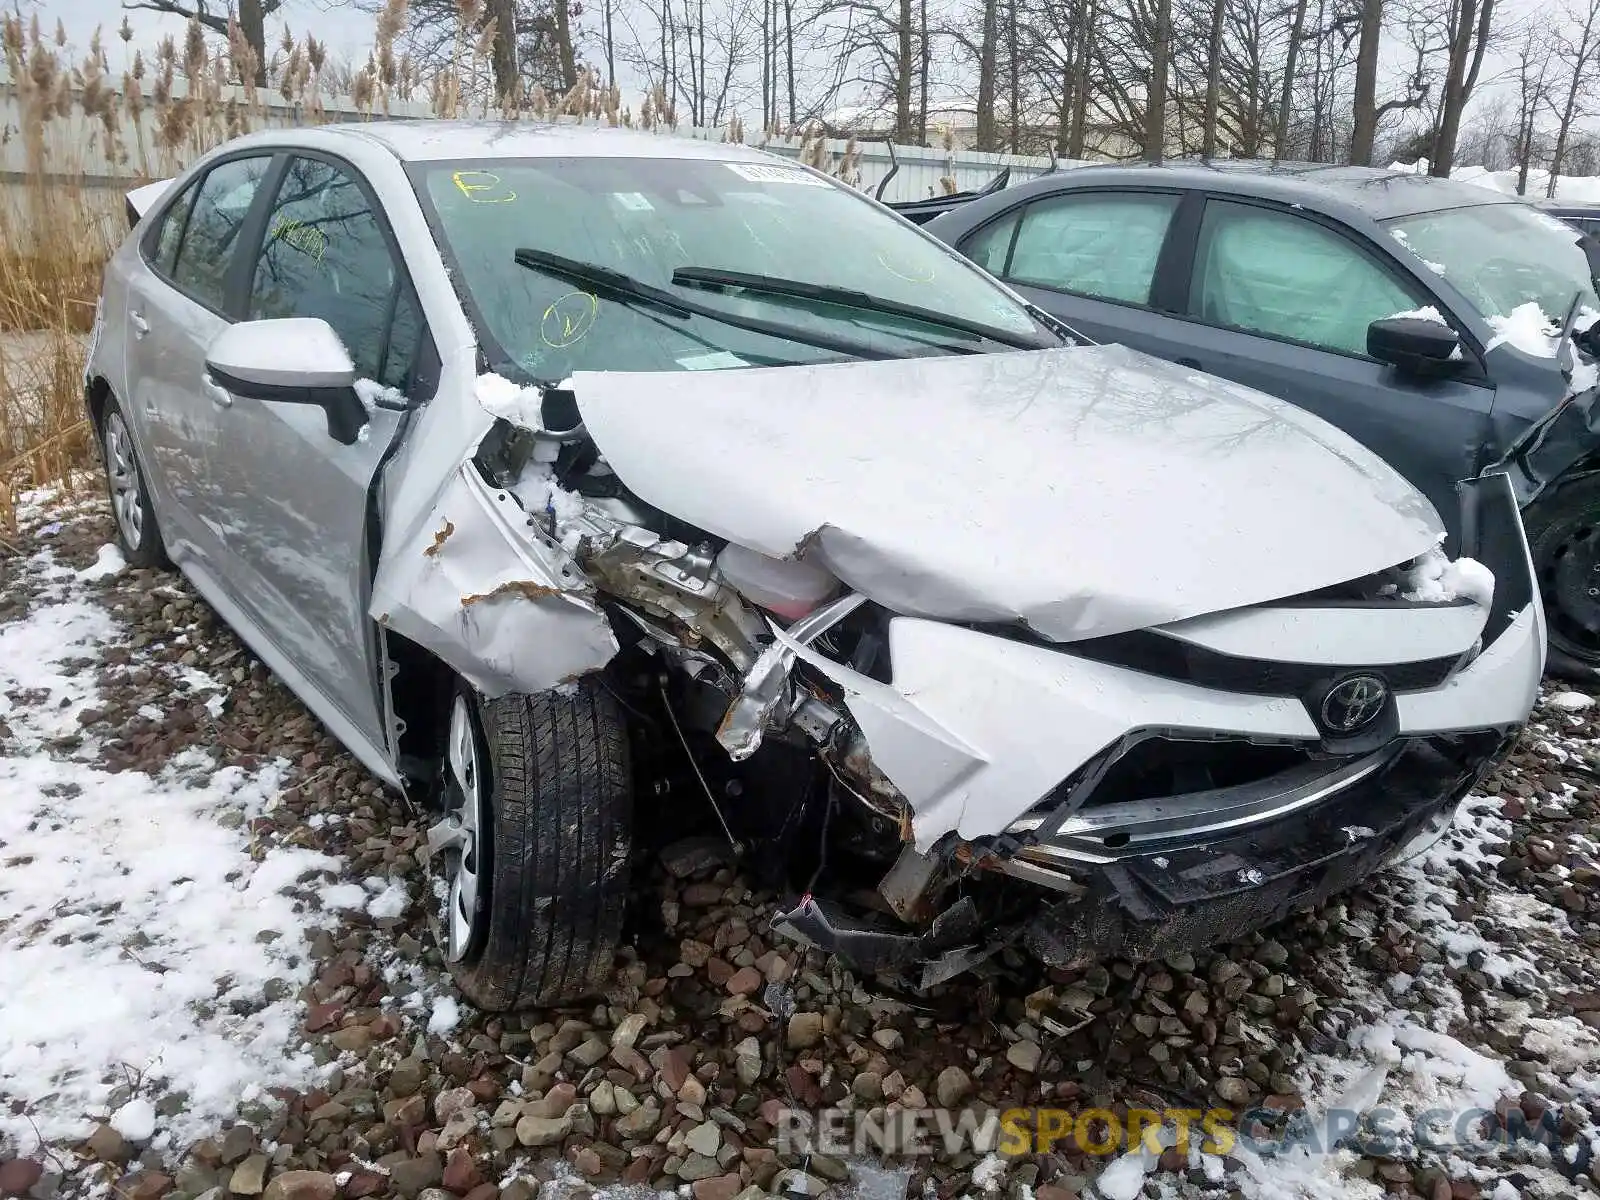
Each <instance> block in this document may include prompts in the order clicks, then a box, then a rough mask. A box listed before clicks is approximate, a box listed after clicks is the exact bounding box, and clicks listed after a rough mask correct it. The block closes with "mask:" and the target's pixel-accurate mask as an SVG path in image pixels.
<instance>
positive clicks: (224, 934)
mask: <svg viewBox="0 0 1600 1200" xmlns="http://www.w3.org/2000/svg"><path fill="white" fill-rule="evenodd" d="M121 566H122V564H121V556H120V555H116V554H115V552H114V551H112V552H110V553H107V552H106V551H104V550H103V551H102V552H101V553H100V555H99V556H98V558H97V560H96V563H95V565H94V566H93V567H91V568H89V569H88V570H86V571H83V572H74V571H72V570H71V569H70V568H67V567H64V566H62V565H60V564H58V563H57V561H56V559H55V557H54V555H53V554H52V553H51V551H50V550H49V549H44V550H41V551H39V552H38V553H37V554H35V555H34V556H33V558H32V559H31V561H30V562H29V563H28V564H27V568H26V569H27V571H28V572H29V573H30V574H31V575H32V577H33V582H34V584H35V585H36V586H37V587H38V589H39V591H38V595H37V598H36V600H35V603H34V605H33V607H32V608H31V610H30V611H29V612H28V613H27V614H26V616H24V617H22V618H21V619H19V620H13V621H10V622H8V623H6V624H3V625H0V796H3V797H4V798H5V799H4V802H3V803H0V962H3V963H4V969H3V972H0V974H3V988H4V1003H3V1004H0V1080H4V1088H5V1090H6V1091H7V1092H8V1093H9V1094H11V1095H13V1096H20V1097H22V1098H23V1099H24V1100H25V1101H26V1106H25V1107H24V1108H22V1109H20V1110H18V1109H16V1108H14V1107H11V1106H0V1141H3V1140H4V1139H6V1138H10V1139H12V1140H14V1142H15V1143H16V1144H18V1145H26V1144H29V1143H31V1142H33V1141H34V1139H35V1138H36V1137H41V1136H42V1137H44V1138H47V1139H60V1138H69V1137H76V1136H83V1135H84V1134H85V1133H87V1132H88V1130H89V1129H90V1128H91V1126H92V1124H93V1122H94V1121H95V1119H96V1118H99V1117H102V1116H104V1115H105V1113H106V1111H107V1107H108V1104H109V1103H110V1102H111V1100H112V1099H113V1097H114V1096H115V1095H117V1094H119V1093H125V1092H126V1091H127V1090H128V1089H129V1088H130V1087H131V1088H132V1090H133V1092H134V1093H135V1094H134V1096H133V1097H132V1098H131V1099H129V1100H127V1101H126V1102H124V1103H123V1104H122V1105H121V1106H120V1107H118V1108H117V1110H116V1113H115V1115H114V1117H113V1121H112V1123H113V1125H114V1126H115V1127H117V1128H119V1129H122V1131H123V1132H124V1133H125V1134H126V1135H127V1136H129V1137H130V1138H131V1137H133V1134H131V1133H128V1130H127V1129H126V1128H124V1126H128V1127H142V1126H144V1125H146V1124H148V1125H150V1126H151V1129H150V1130H149V1132H148V1133H146V1134H144V1135H142V1136H141V1137H140V1138H139V1140H141V1141H143V1140H147V1139H149V1138H150V1137H151V1136H152V1135H153V1137H154V1144H155V1145H156V1146H157V1147H158V1148H159V1147H161V1146H164V1145H173V1144H178V1143H182V1142H184V1141H186V1140H191V1139H192V1138H194V1137H196V1136H199V1135H200V1134H201V1133H203V1132H206V1131H208V1130H209V1129H211V1128H213V1127H214V1126H215V1124H216V1123H217V1121H218V1120H219V1119H220V1118H222V1117H224V1116H226V1115H228V1114H231V1113H232V1112H233V1111H234V1109H235V1107H236V1106H237V1104H238V1103H239V1102H240V1100H241V1099H248V1098H250V1097H252V1096H254V1095H258V1094H259V1093H260V1092H261V1091H262V1089H264V1088H267V1087H271V1086H275V1085H279V1084H304V1083H305V1082H307V1081H308V1080H309V1079H311V1078H312V1077H313V1076H314V1075H315V1073H316V1067H315V1064H314V1063H313V1062H312V1060H311V1059H310V1058H309V1056H306V1055H302V1054H300V1053H296V1052H294V1051H292V1050H291V1049H289V1046H290V1043H291V1034H292V1033H293V1032H294V1029H295V1025H296V1020H297V1018H296V1015H295V1014H296V1009H297V1006H296V1005H295V1004H294V1003H293V1001H292V1000H291V999H290V997H292V996H293V994H294V993H295V992H296V991H297V990H298V989H299V988H300V987H301V986H302V985H303V984H304V983H305V982H306V981H307V979H308V978H309V975H310V968H309V963H308V962H307V961H305V959H304V956H303V954H302V952H301V948H302V945H303V942H304V940H305V936H306V930H307V929H308V927H309V926H310V925H311V923H312V922H313V921H314V920H315V919H316V914H315V913H314V912H313V911H311V910H310V909H309V908H308V907H307V906H306V905H305V904H303V903H302V902H301V901H299V900H298V899H296V898H295V897H294V896H293V895H291V894H290V893H289V889H290V887H291V885H294V884H295V883H296V882H297V881H299V880H301V879H305V878H315V877H318V876H320V875H322V874H323V873H325V872H328V871H331V870H333V869H335V868H336V867H338V865H339V864H338V862H337V860H335V859H332V858H330V857H328V856H326V855H323V854H319V853H316V852H314V851H310V850H297V849H287V848H274V849H270V850H265V851H263V850H261V848H259V847H255V846H253V845H252V837H251V834H250V830H249V821H250V819H251V818H252V817H254V816H256V815H258V814H260V813H262V812H264V811H267V810H269V809H270V808H271V807H272V806H273V805H274V803H275V802H276V799H277V796H278V792H279V788H280V784H281V779H282V776H283V764H281V763H268V764H266V765H264V766H262V767H261V768H259V769H257V770H253V771H246V770H242V769H240V768H238V767H232V766H229V767H219V765H218V763H217V762H216V761H215V759H214V758H213V757H212V756H211V755H209V754H207V753H205V752H202V751H199V750H188V751H185V752H183V753H182V754H179V755H177V756H175V757H174V758H173V759H172V760H171V761H169V762H168V763H167V764H166V765H165V767H163V768H162V769H161V770H159V771H157V772H154V773H145V772H141V771H137V770H124V771H110V770H107V769H105V767H103V766H102V765H100V764H99V763H98V762H97V755H96V747H95V745H94V744H93V742H92V741H87V740H83V739H80V738H79V737H78V736H77V735H78V731H79V728H80V718H82V717H83V716H84V715H85V714H89V713H92V711H93V710H94V709H95V707H96V706H97V705H98V704H99V703H100V701H101V696H100V688H99V685H98V683H97V679H96V676H97V669H96V666H97V663H98V662H99V660H100V659H101V657H102V654H103V652H104V651H105V649H106V648H107V647H108V646H110V645H113V644H115V643H117V642H118V641H119V639H121V638H122V637H123V636H124V634H123V630H122V629H121V627H120V624H119V622H118V621H117V620H116V619H115V618H114V617H113V616H112V615H111V614H110V613H108V612H107V610H106V609H105V608H104V607H102V606H100V605H99V604H98V603H96V602H95V601H94V600H93V599H92V598H86V597H85V596H84V595H83V593H82V588H81V586H78V585H81V583H82V582H83V581H85V580H88V579H98V578H103V577H105V576H107V575H110V574H113V573H115V572H116V571H117V570H120V569H121ZM269 996H271V997H276V998H275V999H271V998H269ZM158 1090H159V1092H161V1093H163V1094H167V1095H172V1094H178V1095H181V1096H183V1097H184V1098H185V1106H184V1108H183V1111H181V1112H176V1113H169V1114H167V1115H161V1116H158V1115H157V1114H156V1112H155V1110H154V1109H153V1108H152V1107H151V1105H150V1102H149V1100H148V1099H145V1098H143V1096H142V1095H141V1093H144V1092H146V1091H148V1092H150V1093H152V1094H154V1093H155V1092H156V1091H158Z"/></svg>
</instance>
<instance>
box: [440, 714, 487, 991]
mask: <svg viewBox="0 0 1600 1200" xmlns="http://www.w3.org/2000/svg"><path fill="white" fill-rule="evenodd" d="M484 782H485V781H484V778H483V768H482V764H481V761H480V758H479V754H478V733H477V726H476V723H475V722H474V720H473V716H472V706H471V702H470V701H469V700H468V699H467V697H465V696H457V697H456V698H455V701H454V703H453V704H452V705H451V708H450V732H449V740H448V743H447V746H446V751H445V779H444V802H445V814H444V816H443V817H442V818H441V819H440V820H439V821H438V822H436V823H435V824H434V825H433V826H432V827H431V828H429V830H428V852H429V854H430V856H431V857H432V858H433V859H434V860H435V861H436V863H437V864H438V865H439V866H440V867H442V874H443V880H444V883H445V913H444V934H445V957H446V958H448V959H449V961H450V962H460V961H461V960H462V959H463V958H464V957H465V956H466V954H467V952H468V951H469V950H470V949H471V948H472V945H473V940H474V938H475V936H476V935H477V933H478V923H479V919H480V903H479V902H480V900H481V899H482V896H481V888H482V886H483V867H484V865H485V864H484V863H483V850H484V845H483V831H484V830H485V829H486V828H487V824H488V818H487V811H486V797H485V794H484Z"/></svg>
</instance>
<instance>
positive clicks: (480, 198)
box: [450, 171, 517, 204]
mask: <svg viewBox="0 0 1600 1200" xmlns="http://www.w3.org/2000/svg"><path fill="white" fill-rule="evenodd" d="M450 181H451V182H452V183H454V184H455V185H456V187H457V188H458V189H459V190H460V192H461V194H462V195H463V196H465V197H466V198H467V199H468V200H471V201H472V202H473V203H474V204H510V203H511V202H512V201H513V200H515V199H516V198H517V194H516V193H515V192H513V191H512V190H511V189H510V188H508V187H503V186H501V183H500V176H498V175H496V174H494V173H493V172H491V171H457V172H456V173H455V174H454V175H452V176H450Z"/></svg>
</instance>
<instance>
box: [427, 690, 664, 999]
mask: <svg viewBox="0 0 1600 1200" xmlns="http://www.w3.org/2000/svg"><path fill="white" fill-rule="evenodd" d="M445 761H446V766H445V770H444V786H443V796H444V803H445V810H446V812H445V816H444V818H443V819H442V820H441V821H439V822H438V823H436V824H435V825H434V826H433V827H432V829H430V831H429V843H430V847H431V848H432V851H433V854H434V856H435V862H436V863H438V864H439V865H441V866H442V872H441V874H442V877H443V880H444V884H445V888H444V890H445V892H446V896H445V914H444V921H443V927H442V929H441V931H440V932H441V938H442V941H443V942H444V947H445V957H446V959H447V960H448V961H449V963H450V970H451V973H452V975H453V976H454V977H455V981H456V986H457V987H458V988H460V990H461V992H462V994H463V995H465V996H466V997H467V998H468V999H469V1000H471V1001H472V1002H473V1003H474V1004H475V1005H477V1006H478V1007H479V1008H481V1009H484V1010H486V1011H489V1012H505V1011H507V1010H510V1009H516V1008H527V1007H531V1006H535V1005H547V1004H559V1003H563V1002H566V1001H571V1000H577V999H581V998H583V997H585V996H589V995H592V994H594V993H595V992H597V991H599V990H601V989H602V988H603V987H604V986H605V984H606V982H607V981H608V980H609V978H610V976H611V971H612V964H613V959H614V957H615V954H616V949H617V944H618V942H619V941H620V940H621V936H622V919H623V913H624V909H625V907H626V902H627V896H628V866H629V855H630V852H631V849H632V827H633V811H632V810H633V789H632V775H631V770H630V766H629V761H628V742H627V731H626V726H625V724H624V720H623V714H622V710H621V708H620V706H619V705H618V704H617V701H616V699H615V698H614V697H613V696H612V695H611V693H610V692H608V691H607V690H606V689H605V688H604V687H603V686H601V684H600V682H599V680H598V679H596V678H594V677H592V676H591V677H589V678H586V679H584V680H582V681H580V682H579V683H577V684H576V685H570V686H567V687H563V688H558V689H552V690H550V691H546V692H539V693H536V694H534V695H510V696H502V697H501V698H499V699H498V700H486V699H484V698H483V697H481V696H479V695H477V694H476V693H475V692H472V691H470V690H468V689H465V688H463V689H461V690H460V691H458V692H457V694H456V696H455V698H454V700H453V702H452V707H451V719H450V725H449V732H448V734H447V745H446V754H445Z"/></svg>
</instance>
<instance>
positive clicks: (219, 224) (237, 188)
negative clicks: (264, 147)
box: [172, 154, 272, 312]
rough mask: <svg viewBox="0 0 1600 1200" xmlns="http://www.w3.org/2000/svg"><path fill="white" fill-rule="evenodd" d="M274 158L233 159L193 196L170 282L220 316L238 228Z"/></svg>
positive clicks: (214, 171)
mask: <svg viewBox="0 0 1600 1200" xmlns="http://www.w3.org/2000/svg"><path fill="white" fill-rule="evenodd" d="M271 163H272V156H271V155H267V154H263V155H260V156H258V157H255V158H235V159H231V160H230V161H228V162H225V163H220V164H218V165H217V166H215V167H213V168H212V169H211V170H210V172H208V173H207V175H206V177H205V179H204V181H202V182H201V184H200V190H199V191H198V192H197V193H196V194H195V198H194V208H193V210H192V211H191V212H190V214H189V222H188V225H187V226H186V227H185V229H184V231H183V235H182V239H181V242H180V244H179V246H178V259H177V262H176V264H175V265H174V267H173V269H172V281H173V282H174V283H176V284H177V285H178V287H179V288H181V289H182V290H183V291H185V292H187V293H188V294H189V295H191V296H193V297H194V298H195V299H196V300H198V301H200V303H202V304H204V305H206V306H207V307H209V308H214V309H217V310H218V311H219V312H220V311H221V310H222V308H223V306H224V302H225V300H226V288H227V278H228V264H229V263H230V262H232V261H233V251H234V247H235V245H236V244H237V241H238V237H239V229H240V227H241V226H242V225H243V224H244V219H245V216H246V214H248V213H249V211H250V202H251V201H252V200H254V199H255V195H256V189H257V188H259V187H260V186H261V180H262V178H263V177H264V176H265V175H266V173H267V167H268V166H270V165H271Z"/></svg>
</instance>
